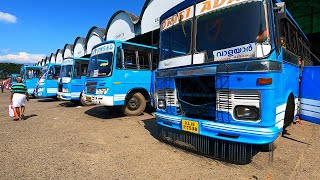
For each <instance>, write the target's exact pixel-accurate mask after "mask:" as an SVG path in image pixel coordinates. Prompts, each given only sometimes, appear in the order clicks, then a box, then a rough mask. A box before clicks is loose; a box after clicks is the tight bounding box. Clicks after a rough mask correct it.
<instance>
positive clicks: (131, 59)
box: [124, 49, 137, 69]
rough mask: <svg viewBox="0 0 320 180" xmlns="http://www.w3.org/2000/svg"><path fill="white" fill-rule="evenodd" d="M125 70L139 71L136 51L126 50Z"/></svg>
mask: <svg viewBox="0 0 320 180" xmlns="http://www.w3.org/2000/svg"><path fill="white" fill-rule="evenodd" d="M124 68H125V69H137V58H136V51H134V50H129V49H124Z"/></svg>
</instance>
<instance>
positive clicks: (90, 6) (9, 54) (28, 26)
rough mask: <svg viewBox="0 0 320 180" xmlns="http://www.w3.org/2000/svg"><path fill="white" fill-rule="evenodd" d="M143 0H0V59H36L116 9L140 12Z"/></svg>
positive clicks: (100, 23) (104, 19) (22, 61)
mask: <svg viewBox="0 0 320 180" xmlns="http://www.w3.org/2000/svg"><path fill="white" fill-rule="evenodd" d="M144 3H145V0H0V63H3V62H11V63H19V64H26V63H29V64H30V63H36V62H38V61H40V60H41V59H42V58H44V57H45V56H50V54H51V53H55V52H56V51H57V49H62V48H63V47H64V45H65V44H66V43H69V44H73V43H74V40H75V38H76V37H78V36H81V37H85V36H86V35H87V32H88V31H89V29H90V28H91V27H92V26H98V27H102V28H106V26H107V23H108V21H109V19H110V17H111V16H112V15H113V14H114V13H115V12H116V11H118V10H125V11H128V12H130V13H132V14H135V15H137V16H140V12H141V9H142V7H143V5H144Z"/></svg>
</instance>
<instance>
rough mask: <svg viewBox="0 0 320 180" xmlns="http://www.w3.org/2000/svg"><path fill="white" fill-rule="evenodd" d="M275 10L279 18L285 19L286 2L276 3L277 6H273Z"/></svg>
mask: <svg viewBox="0 0 320 180" xmlns="http://www.w3.org/2000/svg"><path fill="white" fill-rule="evenodd" d="M273 9H274V11H275V12H276V13H277V17H278V19H284V18H286V10H287V9H286V3H285V2H278V3H276V4H275V7H274V8H273Z"/></svg>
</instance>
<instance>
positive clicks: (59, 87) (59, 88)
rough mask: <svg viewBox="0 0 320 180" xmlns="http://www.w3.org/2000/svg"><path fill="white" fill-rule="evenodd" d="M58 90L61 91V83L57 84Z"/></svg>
mask: <svg viewBox="0 0 320 180" xmlns="http://www.w3.org/2000/svg"><path fill="white" fill-rule="evenodd" d="M58 92H62V84H59V85H58Z"/></svg>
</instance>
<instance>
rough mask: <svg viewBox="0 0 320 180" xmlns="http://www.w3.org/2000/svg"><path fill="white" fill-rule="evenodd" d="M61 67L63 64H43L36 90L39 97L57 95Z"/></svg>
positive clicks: (53, 96)
mask: <svg viewBox="0 0 320 180" xmlns="http://www.w3.org/2000/svg"><path fill="white" fill-rule="evenodd" d="M60 68H61V64H55V63H48V64H45V65H44V66H43V68H42V70H41V76H40V78H39V80H38V82H37V85H36V88H35V92H34V94H35V96H36V97H37V98H47V97H52V98H56V97H57V92H58V78H59V74H60Z"/></svg>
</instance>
